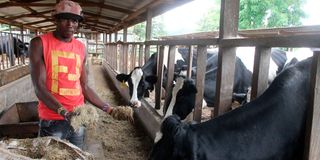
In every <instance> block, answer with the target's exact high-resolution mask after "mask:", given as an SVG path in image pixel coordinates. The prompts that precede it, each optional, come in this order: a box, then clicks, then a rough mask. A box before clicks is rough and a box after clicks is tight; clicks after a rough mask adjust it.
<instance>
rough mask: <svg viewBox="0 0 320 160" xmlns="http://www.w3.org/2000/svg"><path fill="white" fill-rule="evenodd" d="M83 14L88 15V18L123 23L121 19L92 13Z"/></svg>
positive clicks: (84, 12)
mask: <svg viewBox="0 0 320 160" xmlns="http://www.w3.org/2000/svg"><path fill="white" fill-rule="evenodd" d="M83 14H84V15H88V16H92V17H99V18H103V19H106V20H109V21H114V22H121V19H117V18H112V17H107V16H103V15H98V14H95V13H91V12H86V11H83Z"/></svg>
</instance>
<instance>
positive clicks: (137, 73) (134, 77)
mask: <svg viewBox="0 0 320 160" xmlns="http://www.w3.org/2000/svg"><path fill="white" fill-rule="evenodd" d="M142 76H143V72H142V69H141V68H138V69H135V70H133V71H132V73H131V77H130V78H131V81H132V84H133V91H132V96H131V99H130V103H132V104H133V105H134V106H136V107H140V106H141V102H140V101H139V99H138V85H139V82H140V80H141V78H142Z"/></svg>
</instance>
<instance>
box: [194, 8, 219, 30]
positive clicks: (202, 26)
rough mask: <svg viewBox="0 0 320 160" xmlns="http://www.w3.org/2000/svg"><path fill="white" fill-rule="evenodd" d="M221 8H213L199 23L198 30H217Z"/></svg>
mask: <svg viewBox="0 0 320 160" xmlns="http://www.w3.org/2000/svg"><path fill="white" fill-rule="evenodd" d="M219 20H220V10H214V9H211V10H210V11H209V12H208V13H207V14H206V15H204V16H203V18H201V19H200V21H199V23H198V28H197V31H200V32H201V31H202V32H206V31H216V30H219Z"/></svg>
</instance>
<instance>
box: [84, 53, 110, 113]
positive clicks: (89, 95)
mask: <svg viewBox="0 0 320 160" xmlns="http://www.w3.org/2000/svg"><path fill="white" fill-rule="evenodd" d="M86 59H87V56H85V58H84V61H83V65H82V71H81V76H80V83H81V87H82V93H83V95H84V97H85V99H86V100H88V101H89V102H90V103H92V104H93V105H95V106H96V107H98V108H100V109H101V110H103V111H105V112H107V113H110V112H111V111H112V109H113V107H111V106H110V105H109V104H108V103H106V102H103V101H102V100H101V99H100V97H99V96H98V95H97V94H96V92H95V91H94V90H93V89H92V88H91V87H90V86H89V83H88V67H86V65H85V62H86Z"/></svg>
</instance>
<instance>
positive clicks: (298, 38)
mask: <svg viewBox="0 0 320 160" xmlns="http://www.w3.org/2000/svg"><path fill="white" fill-rule="evenodd" d="M319 36H320V33H317V34H305V35H288V36H276V37H274V36H270V37H256V38H237V37H234V38H227V39H222V40H221V41H220V44H219V45H220V46H225V47H227V46H265V47H310V48H317V47H320V44H319Z"/></svg>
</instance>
